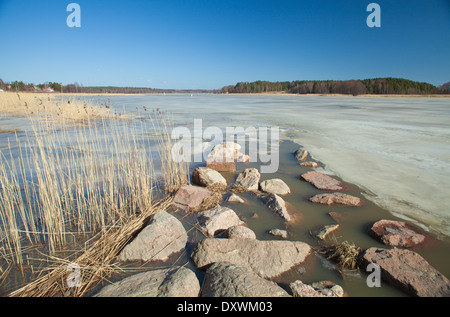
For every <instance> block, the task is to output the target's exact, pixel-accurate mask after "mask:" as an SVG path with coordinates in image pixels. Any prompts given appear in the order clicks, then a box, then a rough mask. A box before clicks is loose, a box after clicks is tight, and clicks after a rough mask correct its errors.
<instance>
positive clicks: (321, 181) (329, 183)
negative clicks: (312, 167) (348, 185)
mask: <svg viewBox="0 0 450 317" xmlns="http://www.w3.org/2000/svg"><path fill="white" fill-rule="evenodd" d="M300 177H301V178H302V179H304V180H305V181H307V182H308V183H311V184H312V185H314V186H315V187H316V188H317V189H323V190H342V189H343V188H344V187H343V186H342V183H341V182H340V181H338V180H337V179H334V178H332V177H330V176H328V175H326V174H323V173H319V172H315V171H310V172H307V173H304V174H302V175H301V176H300Z"/></svg>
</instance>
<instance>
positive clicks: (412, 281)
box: [361, 248, 450, 297]
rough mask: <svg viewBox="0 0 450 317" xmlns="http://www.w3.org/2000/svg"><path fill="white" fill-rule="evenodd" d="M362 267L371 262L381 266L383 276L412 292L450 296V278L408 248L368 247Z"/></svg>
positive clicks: (408, 292)
mask: <svg viewBox="0 0 450 317" xmlns="http://www.w3.org/2000/svg"><path fill="white" fill-rule="evenodd" d="M362 261H363V263H362V265H361V266H362V267H361V269H362V270H364V271H365V270H366V267H367V265H368V264H370V263H375V264H377V265H378V266H379V267H380V271H381V272H380V273H381V279H382V280H384V281H385V282H387V283H389V284H392V285H393V286H396V287H398V288H399V289H401V290H403V291H404V292H406V293H407V294H409V295H412V296H421V297H449V296H450V281H449V280H448V279H447V278H446V277H445V276H444V275H442V274H441V273H440V272H438V271H437V270H436V269H435V268H434V267H432V266H431V265H430V264H429V263H428V262H427V261H426V260H425V259H424V258H423V257H421V256H420V255H419V254H417V253H415V252H413V251H411V250H407V249H390V250H389V249H380V248H370V249H367V250H366V251H365V252H364V253H363V255H362Z"/></svg>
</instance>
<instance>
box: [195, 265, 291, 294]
mask: <svg viewBox="0 0 450 317" xmlns="http://www.w3.org/2000/svg"><path fill="white" fill-rule="evenodd" d="M201 296H202V297H289V294H288V293H287V292H286V291H285V290H284V289H282V288H281V287H280V286H278V284H276V283H275V282H272V281H268V280H266V279H264V278H262V277H260V276H258V275H256V274H255V273H254V272H253V271H251V270H249V269H248V268H247V267H243V266H239V265H236V264H232V263H229V262H216V263H214V264H213V265H211V266H210V267H209V268H208V269H207V270H206V274H205V279H204V282H203V285H202V293H201Z"/></svg>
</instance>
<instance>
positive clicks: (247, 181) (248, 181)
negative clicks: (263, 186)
mask: <svg viewBox="0 0 450 317" xmlns="http://www.w3.org/2000/svg"><path fill="white" fill-rule="evenodd" d="M260 177H261V174H260V173H259V172H258V170H257V169H256V168H246V169H245V170H243V171H242V172H241V173H239V175H238V177H237V178H236V181H235V182H234V187H242V188H245V189H246V190H258V188H259V179H260Z"/></svg>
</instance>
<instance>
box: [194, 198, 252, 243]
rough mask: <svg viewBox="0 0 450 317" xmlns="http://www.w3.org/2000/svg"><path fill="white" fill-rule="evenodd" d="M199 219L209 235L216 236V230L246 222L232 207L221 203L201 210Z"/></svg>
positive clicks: (201, 226) (202, 227)
mask: <svg viewBox="0 0 450 317" xmlns="http://www.w3.org/2000/svg"><path fill="white" fill-rule="evenodd" d="M198 220H199V223H200V228H201V229H203V231H204V232H205V233H206V235H207V236H209V237H214V235H215V234H216V231H223V230H226V229H228V228H230V227H233V226H238V225H242V224H243V223H244V222H243V221H241V220H240V219H239V217H238V215H236V213H235V212H234V211H233V210H232V209H230V208H227V207H222V206H220V205H217V206H216V207H214V208H211V209H208V210H205V211H202V212H200V213H199V214H198Z"/></svg>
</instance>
